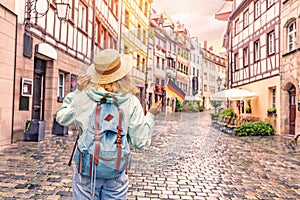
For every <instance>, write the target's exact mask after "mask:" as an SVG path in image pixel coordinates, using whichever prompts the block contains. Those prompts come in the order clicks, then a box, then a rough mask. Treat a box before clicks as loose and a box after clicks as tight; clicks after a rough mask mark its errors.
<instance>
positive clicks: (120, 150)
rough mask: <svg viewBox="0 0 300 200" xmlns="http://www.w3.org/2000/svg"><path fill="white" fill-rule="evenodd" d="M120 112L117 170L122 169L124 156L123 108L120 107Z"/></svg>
mask: <svg viewBox="0 0 300 200" xmlns="http://www.w3.org/2000/svg"><path fill="white" fill-rule="evenodd" d="M118 112H119V124H118V135H117V141H116V142H117V147H118V157H117V163H116V171H119V170H120V162H121V156H122V135H121V133H122V131H123V127H122V118H123V114H122V110H121V109H118Z"/></svg>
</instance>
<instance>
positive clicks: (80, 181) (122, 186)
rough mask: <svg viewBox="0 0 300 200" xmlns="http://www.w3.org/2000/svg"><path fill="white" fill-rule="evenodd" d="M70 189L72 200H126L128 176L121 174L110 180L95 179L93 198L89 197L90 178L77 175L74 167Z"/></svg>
mask: <svg viewBox="0 0 300 200" xmlns="http://www.w3.org/2000/svg"><path fill="white" fill-rule="evenodd" d="M72 188H73V199H74V200H90V199H91V200H92V199H94V200H108V199H111V200H115V199H118V200H126V194H127V190H128V175H127V174H125V172H123V173H122V174H121V175H120V176H118V177H115V178H111V179H98V178H97V180H96V191H95V196H94V198H93V197H92V196H91V178H90V177H89V176H84V175H80V174H78V171H77V168H76V167H74V172H73V183H72Z"/></svg>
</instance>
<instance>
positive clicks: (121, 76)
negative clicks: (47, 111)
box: [56, 49, 162, 200]
mask: <svg viewBox="0 0 300 200" xmlns="http://www.w3.org/2000/svg"><path fill="white" fill-rule="evenodd" d="M131 69H132V61H131V57H130V56H128V55H120V54H119V53H118V52H117V51H116V50H114V49H105V50H103V51H101V52H100V53H98V54H96V55H95V58H94V63H93V64H92V65H90V66H89V68H88V70H87V74H86V75H83V76H79V77H78V80H77V90H76V91H74V92H72V93H69V94H68V95H67V96H66V97H65V99H64V102H63V105H62V107H61V108H60V110H59V111H58V113H57V117H56V120H57V121H58V122H59V123H60V124H61V125H64V126H71V125H76V126H79V127H80V128H81V130H82V132H83V134H84V132H85V130H86V129H87V128H88V123H89V120H90V119H89V117H90V116H91V115H92V113H93V111H94V108H95V105H96V102H97V101H99V100H100V99H101V98H102V97H103V96H104V95H105V94H112V95H114V96H115V97H117V99H118V102H119V108H120V109H121V110H122V112H123V116H124V127H123V129H125V130H127V133H128V135H127V138H128V142H129V143H130V144H131V145H132V146H133V147H135V148H137V149H144V148H147V147H149V146H150V143H151V136H152V128H153V126H154V117H155V115H157V114H159V113H160V110H161V105H162V104H161V101H159V102H157V103H155V104H154V105H153V106H152V107H151V108H150V109H149V111H148V112H147V114H146V116H145V115H144V111H143V108H142V106H141V103H140V101H139V99H138V98H137V97H136V96H135V95H134V94H136V93H137V92H138V90H137V88H136V87H135V85H134V83H133V81H132V80H131V78H130V76H129V75H128V73H129V71H130V70H131ZM90 184H91V177H89V176H84V175H81V174H80V173H78V169H77V166H76V165H75V167H74V172H73V184H72V187H73V199H76V200H78V199H92V198H94V199H101V200H105V199H124V200H125V199H126V193H127V190H128V176H127V174H126V173H125V172H122V173H121V174H120V175H119V176H117V177H114V178H110V179H99V178H97V180H96V184H95V185H96V186H95V194H94V197H91V195H90V194H91V193H93V192H92V191H91V186H90Z"/></svg>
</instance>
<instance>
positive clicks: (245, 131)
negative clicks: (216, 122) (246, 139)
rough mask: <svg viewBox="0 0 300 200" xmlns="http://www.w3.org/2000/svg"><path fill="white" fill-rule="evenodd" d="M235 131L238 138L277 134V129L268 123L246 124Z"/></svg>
mask: <svg viewBox="0 0 300 200" xmlns="http://www.w3.org/2000/svg"><path fill="white" fill-rule="evenodd" d="M234 130H235V134H236V135H237V136H269V135H274V133H275V129H274V128H273V127H272V125H271V124H270V123H268V122H251V123H245V124H241V125H240V126H238V127H237V128H235V129H234Z"/></svg>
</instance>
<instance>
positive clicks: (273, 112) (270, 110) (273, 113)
mask: <svg viewBox="0 0 300 200" xmlns="http://www.w3.org/2000/svg"><path fill="white" fill-rule="evenodd" d="M267 112H268V115H275V114H276V108H268V110H267Z"/></svg>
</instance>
